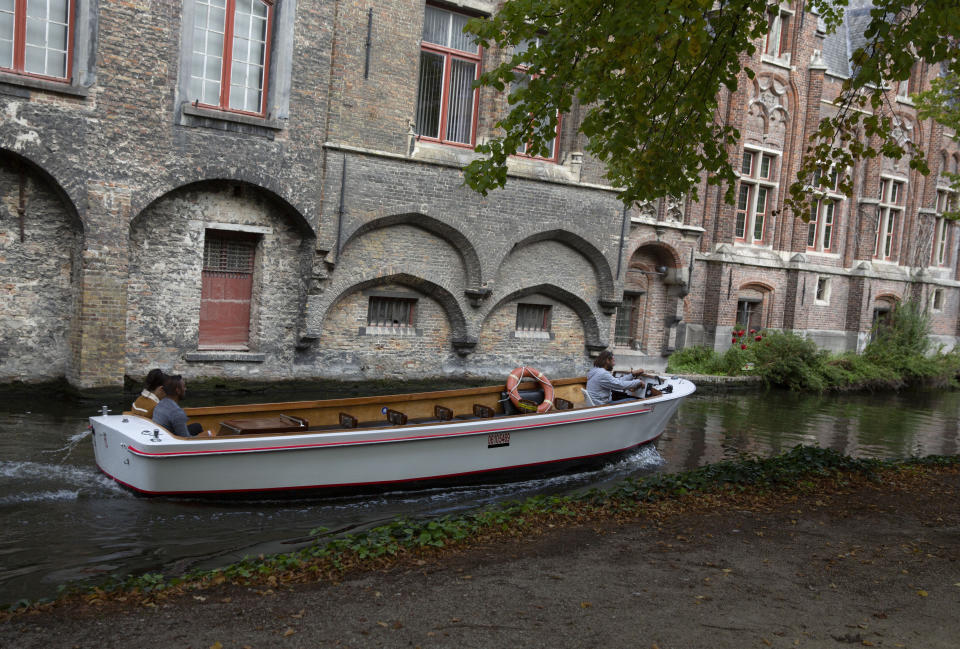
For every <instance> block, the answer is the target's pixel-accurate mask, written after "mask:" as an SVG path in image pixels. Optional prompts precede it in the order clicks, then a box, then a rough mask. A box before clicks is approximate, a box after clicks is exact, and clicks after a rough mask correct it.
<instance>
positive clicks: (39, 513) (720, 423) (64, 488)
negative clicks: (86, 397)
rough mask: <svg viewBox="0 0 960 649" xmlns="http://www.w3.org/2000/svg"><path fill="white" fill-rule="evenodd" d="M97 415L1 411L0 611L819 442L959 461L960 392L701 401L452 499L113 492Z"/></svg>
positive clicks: (60, 408) (73, 409)
mask: <svg viewBox="0 0 960 649" xmlns="http://www.w3.org/2000/svg"><path fill="white" fill-rule="evenodd" d="M350 390H351V391H356V390H357V387H356V386H353V385H352V386H351V387H350ZM111 407H112V408H114V409H115V411H116V410H119V409H122V407H123V404H113V405H112V406H111ZM97 409H98V408H96V407H93V406H91V405H89V404H88V405H82V404H81V405H78V404H71V403H64V402H60V401H38V400H32V401H31V400H18V401H17V402H15V403H11V402H10V401H7V402H5V404H3V405H2V406H0V526H2V528H3V530H4V534H3V536H2V539H0V604H6V603H10V602H13V601H16V600H17V599H20V598H23V597H26V598H36V597H43V596H50V595H52V594H54V593H55V592H56V588H57V586H58V585H59V584H62V583H64V582H67V581H75V580H86V581H98V580H101V579H102V578H103V577H105V576H108V575H125V574H128V573H139V572H146V571H156V570H162V571H165V572H168V573H170V574H174V573H179V572H183V571H185V570H189V569H192V568H211V567H216V566H220V565H224V564H227V563H230V562H232V561H236V560H238V559H240V558H242V557H243V556H246V555H255V554H259V553H269V552H280V551H289V550H291V549H294V548H296V547H299V546H300V545H302V544H304V543H305V542H306V538H305V537H306V535H307V533H308V531H309V530H310V529H313V528H320V527H325V528H328V529H330V530H334V531H339V530H350V529H358V528H363V527H367V526H372V525H376V524H378V523H380V522H384V521H388V520H391V519H392V518H393V517H395V516H398V515H404V516H429V515H440V514H446V513H455V512H458V511H464V510H469V509H471V508H475V507H478V506H482V505H485V504H488V503H493V502H498V501H503V500H508V499H518V498H524V497H527V496H530V495H534V494H540V493H569V492H572V491H576V490H579V489H584V488H587V487H591V486H606V485H609V484H612V483H614V482H616V481H618V480H621V479H622V478H624V477H626V476H629V475H638V474H644V473H649V472H652V471H658V470H659V471H680V470H684V469H688V468H693V467H696V466H698V465H701V464H704V463H708V462H714V461H717V460H722V459H725V458H729V457H732V456H735V455H737V454H738V453H741V452H746V453H752V454H756V455H763V456H765V455H771V454H775V453H779V452H781V451H784V450H787V449H789V448H792V447H793V446H795V445H796V444H817V445H819V446H823V447H828V448H833V449H836V450H838V451H841V452H844V453H848V454H850V455H854V456H866V457H904V456H909V455H927V454H932V453H935V454H954V453H956V452H957V448H958V413H960V394H958V393H954V392H934V393H922V394H899V395H889V394H884V395H846V396H829V397H822V398H821V397H811V396H800V395H794V394H789V393H781V392H770V393H745V394H728V395H697V396H695V397H694V398H692V399H690V400H688V401H687V402H686V403H684V404H683V405H682V406H681V408H680V410H679V411H678V413H677V416H676V417H675V418H674V420H673V421H672V422H671V423H670V425H669V426H668V428H667V430H666V432H665V434H664V436H663V437H662V438H661V439H660V440H659V441H658V442H657V447H656V448H653V447H647V448H644V449H641V450H640V451H639V452H638V453H637V454H635V455H633V456H631V457H630V458H627V459H626V460H624V461H623V462H621V463H619V464H617V465H614V466H610V467H606V468H605V469H603V470H600V471H595V472H590V473H585V474H578V475H567V476H560V477H554V478H549V479H544V480H532V481H527V482H522V483H511V484H507V485H490V486H481V487H464V488H460V489H454V490H425V491H418V492H407V493H392V494H382V495H379V496H375V497H362V498H360V497H358V498H339V499H327V500H322V501H303V502H299V501H294V502H290V501H283V502H247V503H236V502H234V503H209V502H203V501H190V500H162V499H145V498H140V497H137V496H133V495H132V494H131V493H129V492H128V491H126V490H124V489H123V488H121V487H119V486H117V485H116V484H115V483H114V482H112V481H111V480H109V479H108V478H106V477H105V476H103V475H102V474H101V473H99V471H98V470H97V469H96V467H95V464H94V460H93V449H92V446H91V445H90V443H89V440H87V439H80V437H82V435H83V434H84V432H85V430H86V420H85V418H84V417H85V416H86V415H89V414H93V411H95V410H97ZM78 413H79V414H78ZM78 440H79V444H75V445H74V444H73V443H76V442H77V441H78Z"/></svg>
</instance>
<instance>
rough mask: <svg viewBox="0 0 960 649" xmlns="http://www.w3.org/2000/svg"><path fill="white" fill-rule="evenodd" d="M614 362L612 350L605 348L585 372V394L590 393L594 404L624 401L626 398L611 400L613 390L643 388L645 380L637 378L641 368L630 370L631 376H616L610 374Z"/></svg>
mask: <svg viewBox="0 0 960 649" xmlns="http://www.w3.org/2000/svg"><path fill="white" fill-rule="evenodd" d="M614 364H615V363H614V358H613V352H612V351H610V350H609V349H605V350H603V351H602V352H600V354H599V355H598V356H597V360H595V361H594V362H593V368H591V369H590V371H589V372H587V394H589V395H590V399H591V401H593V403H594V405H597V406H600V405H605V404H608V403H616V402H619V401H626V399H617V401H615V402H611V399H612V398H613V395H612V392H613V391H614V390H618V391H620V392H627V391H632V390H636V389H637V388H640V389H643V387H644V385H645V384H646V381H644V380H643V379H638V378H637V377H638V376H640V375H641V374H643V369H639V370H631V371H630V374H631V375H632V378H631V377H628V376H619V377H617V376H614V375H613V374H611V371H612V370H613V367H614ZM639 396H643V394H642V393H641V394H640V395H639Z"/></svg>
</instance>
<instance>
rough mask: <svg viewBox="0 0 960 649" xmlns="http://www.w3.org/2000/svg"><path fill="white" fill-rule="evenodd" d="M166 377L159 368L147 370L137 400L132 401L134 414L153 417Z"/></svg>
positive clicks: (161, 396) (162, 394)
mask: <svg viewBox="0 0 960 649" xmlns="http://www.w3.org/2000/svg"><path fill="white" fill-rule="evenodd" d="M166 378H167V376H166V374H164V373H163V370H161V369H160V368H154V369H152V370H150V371H149V372H147V379H146V381H145V382H144V386H143V392H141V393H140V396H139V397H137V400H136V401H134V402H133V406H132V408H131V409H132V410H133V412H134V413H135V414H137V415H140V416H141V417H146V418H147V419H150V418H151V417H153V409H154V408H156V407H157V404H158V403H160V399H162V398H163V397H164V392H163V381H164V379H166Z"/></svg>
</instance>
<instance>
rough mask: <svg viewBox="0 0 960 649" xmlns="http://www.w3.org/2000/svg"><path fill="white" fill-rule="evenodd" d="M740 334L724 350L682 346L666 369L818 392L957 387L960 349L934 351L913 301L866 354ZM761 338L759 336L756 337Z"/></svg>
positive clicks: (788, 337) (780, 336) (776, 335)
mask: <svg viewBox="0 0 960 649" xmlns="http://www.w3.org/2000/svg"><path fill="white" fill-rule="evenodd" d="M740 331H742V329H740V330H738V331H737V332H735V339H736V340H737V342H736V343H735V344H734V345H733V346H732V347H731V348H730V349H728V350H727V351H726V352H724V353H723V354H718V353H716V352H714V351H713V350H711V349H708V348H706V347H691V348H687V349H683V350H680V351H678V352H677V353H675V354H673V355H672V356H671V357H670V360H669V363H668V365H667V370H668V371H670V372H680V373H692V374H714V375H725V376H739V375H744V374H752V375H755V376H760V377H761V378H762V379H763V381H764V384H765V385H767V386H768V387H770V386H775V387H785V388H788V389H791V390H800V391H816V392H820V391H823V390H851V389H871V390H872V389H899V388H901V387H906V386H924V385H940V386H942V385H948V384H950V385H953V384H956V382H957V376H958V374H960V352H956V351H951V352H949V353H941V352H940V351H939V350H938V351H937V352H935V353H932V354H931V353H930V341H929V337H928V334H929V321H928V318H927V315H926V312H925V311H924V310H923V309H922V308H921V307H919V306H918V305H916V304H915V303H912V302H905V303H903V304H901V305H900V306H898V307H897V308H896V309H895V310H894V311H893V313H892V314H891V318H890V321H889V322H888V323H886V324H884V325H881V326H880V327H879V328H877V329H876V330H875V331H874V332H873V337H874V339H873V341H871V342H870V344H869V345H867V347H866V349H865V350H864V352H863V354H859V355H858V354H856V353H853V352H846V353H843V354H834V355H832V354H829V353H828V352H826V351H823V350H820V349H818V348H817V346H816V344H815V343H814V342H813V341H811V340H807V339H805V338H802V337H800V336H798V335H796V334H794V333H791V332H770V331H764V332H759V333H757V334H756V335H753V334H750V332H746V333H745V334H743V335H741V334H739V332H740ZM757 338H759V340H757Z"/></svg>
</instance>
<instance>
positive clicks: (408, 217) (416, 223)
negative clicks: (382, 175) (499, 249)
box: [340, 212, 483, 289]
mask: <svg viewBox="0 0 960 649" xmlns="http://www.w3.org/2000/svg"><path fill="white" fill-rule="evenodd" d="M396 225H409V226H413V227H416V228H420V229H422V230H426V231H427V232H430V233H431V234H434V235H436V236H438V237H440V238H441V239H443V240H444V241H446V242H447V243H449V244H450V245H451V246H452V247H453V249H454V250H456V251H457V254H459V255H460V258H461V259H462V260H463V265H464V268H465V269H466V286H467V288H468V289H479V288H480V286H481V285H482V283H483V272H482V268H481V265H480V256H479V255H478V254H477V249H476V248H475V247H474V245H473V244H472V243H471V242H470V240H469V239H467V237H465V236H464V235H463V233H461V232H460V231H459V230H457V229H456V228H454V227H452V226H450V225H448V224H446V223H444V222H443V221H440V220H439V219H435V218H433V217H432V216H427V215H426V214H421V213H418V212H408V213H405V214H392V215H390V216H384V217H381V218H377V219H373V220H372V221H368V222H366V223H364V224H362V225H360V226H359V227H357V228H356V229H355V230H353V231H352V232H350V233H349V234H348V235H347V236H346V238H345V239H344V241H343V243H342V244H341V246H340V249H341V250H343V249H345V248H346V247H347V246H349V245H350V244H351V243H352V242H354V241H356V240H357V239H358V238H360V237H362V236H363V235H365V234H367V233H369V232H372V231H374V230H379V229H381V228H389V227H392V226H396Z"/></svg>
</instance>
